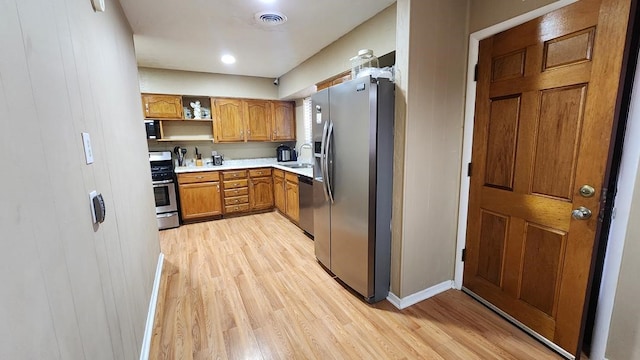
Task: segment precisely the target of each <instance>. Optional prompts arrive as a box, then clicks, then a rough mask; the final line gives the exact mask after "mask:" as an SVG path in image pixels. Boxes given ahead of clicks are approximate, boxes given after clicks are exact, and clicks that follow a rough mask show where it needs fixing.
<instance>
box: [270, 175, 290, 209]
mask: <svg viewBox="0 0 640 360" xmlns="http://www.w3.org/2000/svg"><path fill="white" fill-rule="evenodd" d="M273 198H274V200H275V205H276V209H278V210H279V211H280V212H281V213H283V214H286V210H287V208H286V205H285V204H286V198H285V195H284V178H283V177H280V176H274V177H273Z"/></svg>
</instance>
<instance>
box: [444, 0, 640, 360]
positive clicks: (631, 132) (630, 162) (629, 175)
mask: <svg viewBox="0 0 640 360" xmlns="http://www.w3.org/2000/svg"><path fill="white" fill-rule="evenodd" d="M576 1H578V0H559V1H556V2H554V3H551V4H549V5H546V6H543V7H541V8H538V9H536V10H533V11H530V12H528V13H526V14H522V15H520V16H517V17H515V18H512V19H509V20H506V21H504V22H502V23H499V24H496V25H493V26H490V27H488V28H485V29H482V30H479V31H476V32H474V33H472V34H470V35H469V53H468V63H467V84H466V85H467V89H466V100H465V115H464V130H463V145H462V159H461V164H460V165H461V170H460V193H459V196H460V197H459V198H460V202H459V207H458V226H457V238H456V260H455V273H454V287H455V288H456V289H458V290H461V289H462V280H463V272H464V262H462V250H463V249H464V248H465V245H466V233H467V215H468V206H469V185H470V178H469V177H468V176H467V171H468V164H469V163H470V162H471V149H472V143H473V123H474V116H475V99H476V82H475V81H473V78H474V73H475V65H476V63H477V61H478V50H479V43H480V40H482V39H485V38H487V37H490V36H493V35H495V34H497V33H499V32H502V31H505V30H508V29H510V28H512V27H515V26H518V25H520V24H522V23H525V22H527V21H529V20H532V19H535V18H537V17H539V16H542V15H544V14H546V13H549V12H551V11H554V10H556V9H559V8H561V7H564V6H567V5H570V4H572V3H574V2H576ZM634 76H635V81H634V87H633V90H632V95H631V96H632V97H631V100H630V109H629V115H628V119H629V120H628V122H627V129H626V134H625V139H639V138H640V121H633V119H634V118H635V119H638V120H640V93H638V92H640V59H639V60H638V67H637V70H636V72H635V75H634ZM639 157H640V142H637V143H634V142H633V141H626V142H625V144H624V147H623V150H622V161H621V164H620V172H619V174H618V186H617V195H616V199H615V208H614V210H613V219H612V222H611V226H610V229H609V236H608V241H607V250H606V256H605V259H604V268H603V275H602V280H601V288H600V293H599V296H598V307H597V309H596V315H595V316H596V318H595V324H594V328H593V338H592V346H591V354H590V356H589V357H590V358H591V359H598V360H600V359H605V353H606V347H607V340H608V337H609V329H610V325H611V318H612V316H613V304H614V300H615V295H616V288H617V283H618V276H619V273H620V267H621V264H622V252H623V247H624V242H625V239H626V235H627V225H628V223H629V211H630V208H631V197H632V195H633V190H634V185H635V179H636V177H637V174H638V171H639V166H640V164H639V162H638V158H639Z"/></svg>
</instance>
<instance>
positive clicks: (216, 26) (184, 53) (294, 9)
mask: <svg viewBox="0 0 640 360" xmlns="http://www.w3.org/2000/svg"><path fill="white" fill-rule="evenodd" d="M268 2H270V3H268ZM394 2H395V0H270V1H269V0H186V1H182V0H120V3H121V4H122V7H123V9H124V12H125V14H126V16H127V18H128V20H129V23H130V24H131V27H132V29H133V32H134V43H135V50H136V57H137V59H138V65H140V66H144V67H155V68H165V69H177V70H191V71H202V72H212V73H221V74H237V75H249V76H261V77H273V78H275V77H278V76H280V75H283V74H285V73H287V72H288V71H289V70H291V69H293V68H295V67H296V66H297V65H299V64H300V63H302V62H303V61H304V60H306V59H308V58H309V57H311V56H312V55H314V54H315V53H317V52H318V51H320V50H321V49H322V48H324V47H325V46H327V45H329V44H331V43H332V42H333V41H335V40H337V39H338V38H339V37H341V36H342V35H344V34H346V33H348V32H349V31H351V30H352V29H353V28H355V27H356V26H358V25H359V24H361V23H363V22H364V21H366V20H367V19H369V18H371V17H372V16H374V15H375V14H377V13H378V12H380V11H382V10H383V9H385V8H387V7H388V6H389V5H391V4H393V3H394ZM259 11H279V12H281V13H283V14H284V15H286V16H287V17H288V21H287V22H286V23H284V24H282V25H277V26H273V27H269V26H265V25H258V24H257V23H256V21H255V20H254V14H255V13H257V12H259ZM225 53H230V54H233V55H234V56H235V57H236V59H237V62H236V63H235V64H234V65H225V64H223V63H222V62H221V61H220V57H221V56H222V55H223V54H225ZM354 55H355V54H354Z"/></svg>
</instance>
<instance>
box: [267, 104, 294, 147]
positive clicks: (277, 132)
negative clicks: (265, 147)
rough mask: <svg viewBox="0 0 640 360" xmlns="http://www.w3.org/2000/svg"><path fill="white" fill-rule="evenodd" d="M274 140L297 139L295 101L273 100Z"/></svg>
mask: <svg viewBox="0 0 640 360" xmlns="http://www.w3.org/2000/svg"><path fill="white" fill-rule="evenodd" d="M272 104H273V125H272V126H273V131H272V134H271V140H272V141H286V140H291V141H293V140H295V139H296V116H295V106H294V105H295V103H294V102H291V101H273V102H272Z"/></svg>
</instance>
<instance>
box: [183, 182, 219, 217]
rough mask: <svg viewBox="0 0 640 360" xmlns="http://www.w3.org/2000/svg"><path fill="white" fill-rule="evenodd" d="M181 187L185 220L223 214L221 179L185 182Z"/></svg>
mask: <svg viewBox="0 0 640 360" xmlns="http://www.w3.org/2000/svg"><path fill="white" fill-rule="evenodd" d="M179 189H180V210H181V212H182V219H183V220H190V219H198V218H204V217H208V216H214V215H220V214H222V202H221V196H220V182H219V181H215V182H203V183H193V184H184V185H180V186H179Z"/></svg>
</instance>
